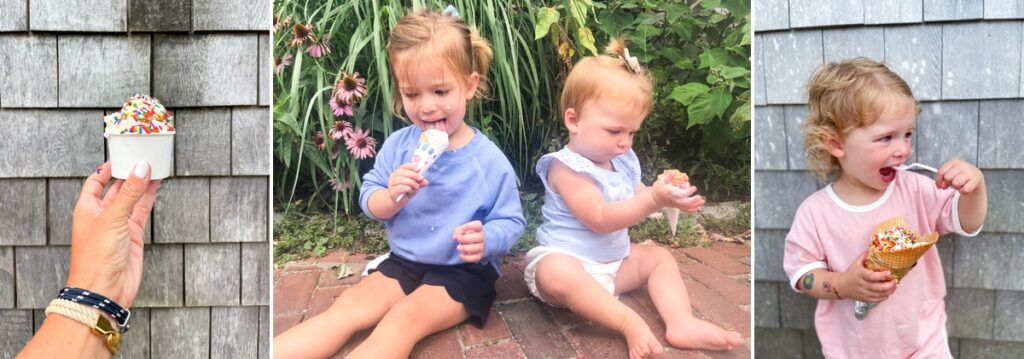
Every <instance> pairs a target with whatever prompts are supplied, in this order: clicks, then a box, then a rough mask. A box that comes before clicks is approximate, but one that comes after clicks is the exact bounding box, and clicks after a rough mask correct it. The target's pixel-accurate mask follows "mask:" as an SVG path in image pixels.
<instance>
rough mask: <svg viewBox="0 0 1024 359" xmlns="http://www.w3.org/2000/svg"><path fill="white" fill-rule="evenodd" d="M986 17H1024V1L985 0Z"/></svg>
mask: <svg viewBox="0 0 1024 359" xmlns="http://www.w3.org/2000/svg"><path fill="white" fill-rule="evenodd" d="M984 7H985V18H986V19H1020V18H1024V1H1021V0H985V5H984Z"/></svg>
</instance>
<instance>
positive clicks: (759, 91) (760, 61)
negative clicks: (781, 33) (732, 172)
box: [753, 35, 768, 142]
mask: <svg viewBox="0 0 1024 359" xmlns="http://www.w3.org/2000/svg"><path fill="white" fill-rule="evenodd" d="M763 41H764V40H763V39H762V36H761V35H754V43H756V44H758V45H757V46H754V47H755V49H754V64H753V66H754V87H753V89H754V105H755V106H764V105H767V104H768V97H767V96H765V88H766V87H765V84H764V81H765V75H764V46H761V45H760V44H764V42H763ZM755 142H756V141H755Z"/></svg>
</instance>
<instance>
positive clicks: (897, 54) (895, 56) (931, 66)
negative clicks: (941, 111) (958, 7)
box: [885, 24, 942, 100]
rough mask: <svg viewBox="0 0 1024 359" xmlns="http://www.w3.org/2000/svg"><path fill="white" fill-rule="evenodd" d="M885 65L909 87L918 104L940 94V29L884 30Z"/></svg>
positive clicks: (925, 26)
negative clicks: (919, 101)
mask: <svg viewBox="0 0 1024 359" xmlns="http://www.w3.org/2000/svg"><path fill="white" fill-rule="evenodd" d="M885 63H886V65H888V66H889V69H891V70H892V71H893V72H896V74H897V75H900V77H901V78H903V80H904V81H906V82H907V84H908V85H910V89H911V91H913V92H914V97H915V98H917V99H918V100H938V99H939V98H940V97H941V95H942V93H941V91H942V25H937V24H936V25H910V26H892V27H886V28H885Z"/></svg>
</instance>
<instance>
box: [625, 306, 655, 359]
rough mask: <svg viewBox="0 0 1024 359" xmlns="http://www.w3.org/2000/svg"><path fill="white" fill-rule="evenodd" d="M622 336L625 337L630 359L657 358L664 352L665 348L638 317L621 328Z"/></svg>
mask: <svg viewBox="0 0 1024 359" xmlns="http://www.w3.org/2000/svg"><path fill="white" fill-rule="evenodd" d="M622 335H624V336H625V337H626V346H627V347H628V348H629V358H630V359H643V358H646V357H650V356H657V355H661V353H662V352H664V351H665V348H663V347H662V346H661V343H659V342H658V338H657V337H655V336H654V333H652V332H651V328H650V327H648V326H647V323H644V320H643V319H641V318H640V317H639V316H636V317H634V318H633V319H631V320H630V321H629V322H628V323H626V325H625V326H624V327H623V328H622Z"/></svg>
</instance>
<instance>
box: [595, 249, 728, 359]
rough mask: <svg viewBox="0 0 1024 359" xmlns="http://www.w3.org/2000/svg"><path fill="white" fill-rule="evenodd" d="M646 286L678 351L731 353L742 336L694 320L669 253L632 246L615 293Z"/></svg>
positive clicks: (663, 250) (671, 341)
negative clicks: (698, 350) (700, 350)
mask: <svg viewBox="0 0 1024 359" xmlns="http://www.w3.org/2000/svg"><path fill="white" fill-rule="evenodd" d="M644 284H646V285H647V290H648V292H649V293H650V295H651V300H652V301H653V302H654V306H655V307H657V308H658V314H661V317H662V318H664V319H665V328H666V330H665V339H667V340H668V343H669V344H671V345H672V346H674V347H677V348H692V349H710V350H731V349H732V348H733V347H735V346H737V345H740V344H741V343H743V336H742V335H740V333H737V332H731V331H726V330H724V329H722V328H720V327H718V326H716V325H714V324H711V323H709V322H706V321H703V320H700V319H698V318H696V317H694V316H693V311H692V309H691V307H690V296H689V294H688V293H687V292H686V285H685V284H683V278H682V276H680V275H679V265H677V264H676V260H675V258H673V257H672V253H669V251H668V250H666V249H665V248H662V247H658V246H652V245H636V244H634V245H632V247H631V248H630V254H629V257H627V258H626V259H625V260H623V261H622V266H621V267H619V273H618V275H617V276H616V277H615V289H616V291H618V292H619V293H625V292H628V291H631V290H633V289H637V288H640V287H642V286H643V285H644Z"/></svg>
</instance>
